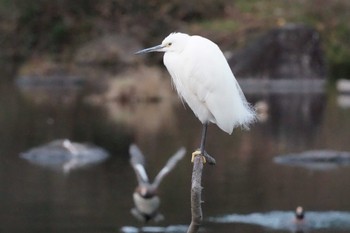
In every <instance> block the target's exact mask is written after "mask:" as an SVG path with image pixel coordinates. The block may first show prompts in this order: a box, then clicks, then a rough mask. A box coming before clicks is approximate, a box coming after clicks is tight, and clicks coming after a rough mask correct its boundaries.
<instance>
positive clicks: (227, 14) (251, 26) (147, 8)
mask: <svg viewBox="0 0 350 233" xmlns="http://www.w3.org/2000/svg"><path fill="white" fill-rule="evenodd" d="M0 13H1V15H0V19H1V22H0V34H1V35H6V36H2V37H3V38H0V41H1V42H2V43H3V46H2V47H6V48H11V51H10V52H7V53H8V54H11V55H15V56H19V57H28V56H31V55H32V54H33V53H34V54H35V53H49V54H54V55H55V56H56V57H57V56H61V57H62V55H64V56H66V57H68V58H69V55H70V54H72V53H74V51H75V50H74V48H76V47H77V46H79V45H80V44H82V43H84V42H86V41H89V40H91V39H92V38H96V37H98V36H100V35H104V34H108V33H122V34H126V35H129V36H132V37H134V38H137V40H139V41H140V42H142V43H143V44H145V46H146V45H151V44H154V43H159V41H160V40H161V39H162V38H163V37H164V36H165V35H167V34H168V33H170V32H172V31H185V32H188V33H198V34H202V35H204V36H210V38H212V39H213V40H215V41H216V42H218V43H220V45H221V46H222V47H223V48H224V49H231V50H232V49H233V48H235V47H238V46H244V44H245V43H246V42H247V40H250V39H252V38H254V36H256V35H258V34H259V33H261V32H264V31H266V30H267V29H270V28H273V27H276V26H281V25H283V24H285V23H306V24H308V25H311V26H313V27H315V28H316V29H318V31H320V33H321V36H322V39H323V41H324V50H325V53H326V56H327V60H328V63H329V68H330V71H331V72H332V73H333V74H336V75H337V76H339V75H340V76H349V75H350V62H349V61H350V59H349V58H350V43H348V38H349V36H350V24H349V23H348V22H349V21H350V1H349V0H308V1H306V0H283V1H281V0H251V1H246V0H233V1H231V0H202V1H200V0H193V1H184V0H173V1H161V0H148V1H142V0H101V1H94V0H74V1H69V0H36V1H28V0H0Z"/></svg>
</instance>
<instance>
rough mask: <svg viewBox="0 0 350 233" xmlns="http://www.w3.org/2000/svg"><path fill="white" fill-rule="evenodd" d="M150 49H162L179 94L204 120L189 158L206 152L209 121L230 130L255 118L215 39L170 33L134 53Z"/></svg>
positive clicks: (203, 154) (149, 50)
mask: <svg viewBox="0 0 350 233" xmlns="http://www.w3.org/2000/svg"><path fill="white" fill-rule="evenodd" d="M149 52H164V53H165V54H164V57H163V62H164V65H165V66H166V68H167V70H168V71H169V73H170V75H171V77H172V81H173V84H174V86H175V88H176V90H177V93H178V95H179V96H180V98H181V99H183V100H184V101H185V102H186V103H187V104H188V106H190V108H191V109H192V111H193V112H194V114H195V115H196V116H197V118H198V119H199V120H200V121H201V122H202V124H203V130H202V137H201V144H200V148H199V149H198V150H197V151H195V152H194V153H193V154H192V161H193V158H194V156H196V155H202V156H205V157H206V156H209V155H208V154H207V153H206V152H205V148H204V147H205V139H206V133H207V127H208V124H209V123H210V122H211V123H215V124H216V125H217V126H218V127H219V128H220V129H222V130H223V131H225V132H226V133H228V134H231V133H232V131H233V129H234V128H235V127H238V126H241V127H242V128H245V129H248V126H249V124H251V123H252V122H253V121H255V118H256V117H255V112H254V110H253V108H252V107H251V106H250V104H249V103H248V102H247V100H246V98H245V96H244V94H243V92H242V90H241V88H240V86H239V84H238V82H237V80H236V78H235V76H234V75H233V73H232V71H231V69H230V66H229V65H228V63H227V60H226V58H225V57H224V55H223V53H222V51H221V50H220V48H219V47H218V46H217V45H216V44H215V43H214V42H212V41H210V40H208V39H206V38H204V37H201V36H190V35H188V34H185V33H171V34H170V35H169V36H167V37H166V38H165V39H164V40H163V42H162V43H161V44H160V45H157V46H154V47H151V48H147V49H143V50H140V51H138V52H136V54H142V53H149ZM207 158H208V157H207ZM203 162H205V158H204V157H203Z"/></svg>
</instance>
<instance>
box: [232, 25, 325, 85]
mask: <svg viewBox="0 0 350 233" xmlns="http://www.w3.org/2000/svg"><path fill="white" fill-rule="evenodd" d="M229 64H230V66H231V67H232V69H233V71H234V73H235V75H237V77H240V78H241V77H249V78H269V79H305V78H306V79H324V78H325V77H326V73H327V72H326V64H325V59H324V54H323V51H322V49H321V39H320V35H319V33H318V32H317V31H316V30H315V29H314V28H312V27H309V26H306V25H302V24H287V25H285V26H283V27H281V28H277V29H272V30H270V31H268V32H267V33H265V34H264V35H262V36H261V37H259V38H258V39H256V40H255V41H253V42H252V43H250V44H249V45H248V46H247V47H245V48H243V49H241V50H239V51H237V52H236V53H234V54H233V55H232V57H231V58H229Z"/></svg>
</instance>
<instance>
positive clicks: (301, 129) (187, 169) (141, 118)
mask: <svg viewBox="0 0 350 233" xmlns="http://www.w3.org/2000/svg"><path fill="white" fill-rule="evenodd" d="M84 95H85V93H84V90H79V89H73V90H65V89H61V90H57V89H54V90H44V91H43V90H40V89H38V90H35V89H34V90H33V89H30V90H23V89H19V88H18V87H16V86H15V85H14V84H12V83H10V84H8V83H4V84H1V86H0V106H1V109H0V129H1V131H0V232H13V233H16V232H27V233H30V232H35V233H38V232H65V233H67V232H74V233H77V232H84V233H88V232H100V233H102V232H121V231H124V230H125V231H129V232H137V231H141V230H142V229H144V230H145V231H147V229H148V230H150V229H151V230H150V231H151V232H159V231H162V232H171V231H170V230H169V229H180V230H179V231H180V232H181V231H184V230H183V229H184V227H183V226H186V225H187V224H189V222H190V181H191V172H192V170H191V169H192V167H191V163H190V151H192V150H194V149H195V148H197V147H198V143H199V137H200V130H201V125H200V123H199V121H198V120H197V119H196V118H195V117H194V115H193V114H192V112H191V110H190V109H188V108H187V109H186V108H185V107H184V106H183V105H182V104H181V103H180V101H179V100H178V99H177V98H176V97H175V98H174V99H165V100H163V101H161V102H159V103H154V104H138V105H132V106H128V105H117V104H115V103H108V104H105V105H104V106H94V105H91V104H89V103H87V102H86V101H85V98H84ZM337 97H338V96H337V94H336V92H335V91H334V90H327V91H326V92H324V93H319V92H316V93H308V92H304V93H286V94H283V93H278V94H271V93H260V94H249V95H247V98H248V100H249V101H250V102H252V103H256V102H258V101H264V102H265V103H267V104H268V106H269V111H268V118H267V120H266V121H265V122H260V123H257V124H255V125H254V126H252V127H251V130H250V131H241V130H240V129H236V130H235V131H234V133H233V135H231V136H229V135H227V134H226V133H223V132H222V131H220V130H219V129H218V128H217V127H216V126H215V125H211V126H210V127H209V129H208V141H207V151H208V153H210V154H211V155H212V156H214V157H215V158H216V161H217V165H215V166H209V165H208V166H205V167H204V174H203V183H202V185H203V187H204V190H203V199H204V203H203V205H202V207H203V214H204V222H203V229H202V230H203V232H224V233H226V232H227V233H228V232H246V233H253V232H289V231H290V229H284V228H274V227H269V226H266V224H265V225H259V224H254V221H255V220H252V222H249V221H248V222H247V220H245V221H231V222H230V221H226V222H225V221H224V222H220V221H211V219H215V218H216V217H223V216H227V217H229V216H232V215H234V216H236V215H238V216H241V215H242V216H246V215H250V214H254V213H262V214H264V213H270V212H272V213H281V214H280V215H278V216H277V217H276V218H278V217H281V216H282V217H285V216H286V215H285V214H286V213H288V215H287V216H291V217H292V216H293V214H291V211H293V210H294V209H295V208H296V207H297V206H299V205H302V206H303V207H304V208H305V210H306V215H305V216H306V219H307V218H308V211H309V212H310V216H311V215H314V214H315V213H320V214H322V216H323V217H324V218H325V219H327V213H334V211H337V213H338V212H339V213H344V214H345V216H349V215H346V214H348V212H349V211H350V200H349V197H350V185H349V183H350V166H339V167H337V166H335V167H332V169H323V170H312V169H306V168H303V167H297V166H286V165H280V164H276V163H274V162H273V158H274V157H275V156H278V155H282V154H290V153H297V152H302V151H306V150H319V149H331V150H339V151H350V143H349V138H350V108H346V107H344V105H341V106H340V105H339V104H338V102H337ZM62 138H69V139H70V140H72V141H77V142H90V143H93V144H95V145H97V146H100V147H103V148H104V149H106V150H107V151H108V152H109V153H110V157H109V158H108V159H107V160H106V161H104V162H102V163H100V164H96V165H94V166H88V167H85V168H80V169H76V170H72V171H70V172H69V173H68V174H67V173H64V172H60V171H57V170H52V169H49V168H46V167H42V166H37V165H35V164H31V163H29V162H27V161H25V160H23V159H21V158H20V156H19V155H20V153H21V152H24V151H27V150H28V149H30V148H33V147H36V146H38V145H42V144H45V143H47V142H49V141H52V140H55V139H62ZM133 142H134V143H136V144H137V145H138V146H139V147H140V148H141V150H142V151H143V153H144V154H145V156H146V160H147V162H146V163H147V171H148V173H149V176H150V177H151V179H152V178H153V177H154V176H155V175H156V174H157V172H158V171H159V169H161V167H162V166H163V165H164V164H165V162H166V160H167V159H168V158H169V156H171V155H172V154H173V153H174V152H175V151H176V150H177V149H178V148H179V147H181V146H185V147H186V148H187V150H188V153H187V154H188V155H187V156H186V158H185V159H183V160H182V161H180V162H179V164H178V165H177V167H176V168H175V170H174V171H172V172H171V173H170V174H169V175H168V176H167V177H166V178H165V180H164V181H163V183H162V184H161V187H160V190H159V196H160V198H161V206H160V212H161V213H162V214H163V215H164V220H163V221H161V222H158V223H156V222H153V221H150V222H149V223H148V224H146V225H145V224H142V223H140V222H139V221H137V220H136V219H134V218H133V216H132V215H131V213H130V210H131V209H132V208H133V200H132V193H133V190H134V188H135V187H136V184H137V183H136V177H135V174H134V171H133V170H132V168H131V166H130V164H129V160H128V159H129V157H128V147H129V145H130V144H131V143H133ZM332 211H333V212H332ZM325 214H326V216H324V215H325ZM269 217H270V218H271V216H270V215H269ZM333 217H334V216H333ZM248 220H249V219H248ZM270 220H271V219H270ZM349 221H350V219H349ZM272 222H273V221H272ZM249 223H252V224H249ZM172 226H173V228H171V227H172ZM176 226H178V227H176ZM348 226H349V225H348ZM142 227H146V228H142ZM147 227H148V228H147ZM150 227H153V228H150ZM169 227H170V228H169ZM174 227H175V228H174ZM166 229H168V230H166ZM181 229H182V230H181ZM185 229H186V227H185ZM311 231H312V232H324V233H326V232H327V233H331V232H332V233H335V232H349V231H350V229H347V230H345V231H344V229H342V228H335V229H333V228H332V227H328V228H327V227H324V228H315V229H312V230H311Z"/></svg>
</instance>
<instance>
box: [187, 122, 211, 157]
mask: <svg viewBox="0 0 350 233" xmlns="http://www.w3.org/2000/svg"><path fill="white" fill-rule="evenodd" d="M207 129H208V123H205V124H203V129H202V137H201V144H200V147H199V149H197V150H196V151H195V152H193V153H192V159H191V161H192V162H193V161H194V157H195V156H197V155H200V156H202V161H203V163H206V162H207V160H208V162H209V164H215V163H216V162H215V159H214V158H213V157H211V156H210V155H209V154H208V153H207V152H206V151H205V140H206V138H207Z"/></svg>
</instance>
